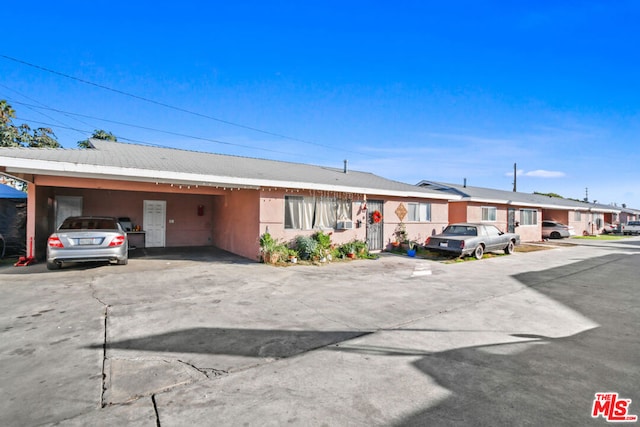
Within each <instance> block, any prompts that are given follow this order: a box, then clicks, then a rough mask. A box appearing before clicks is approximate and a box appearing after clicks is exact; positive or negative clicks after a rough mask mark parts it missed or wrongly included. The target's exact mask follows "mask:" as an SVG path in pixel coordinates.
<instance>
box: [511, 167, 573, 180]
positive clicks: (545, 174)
mask: <svg viewBox="0 0 640 427" xmlns="http://www.w3.org/2000/svg"><path fill="white" fill-rule="evenodd" d="M516 173H517V174H518V176H528V177H532V178H564V177H565V176H567V174H566V173H564V172H560V171H547V170H544V169H536V170H534V171H528V172H526V171H525V170H524V169H518V170H517V171H516ZM504 175H505V176H513V172H507V173H505V174H504Z"/></svg>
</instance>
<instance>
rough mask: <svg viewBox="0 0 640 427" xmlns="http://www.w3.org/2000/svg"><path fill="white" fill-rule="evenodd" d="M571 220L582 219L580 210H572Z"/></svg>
mask: <svg viewBox="0 0 640 427" xmlns="http://www.w3.org/2000/svg"><path fill="white" fill-rule="evenodd" d="M573 220H574V221H582V212H580V211H574V212H573Z"/></svg>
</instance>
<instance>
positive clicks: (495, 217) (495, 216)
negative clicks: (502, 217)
mask: <svg viewBox="0 0 640 427" xmlns="http://www.w3.org/2000/svg"><path fill="white" fill-rule="evenodd" d="M485 212H486V213H487V215H486V218H485ZM491 212H493V219H492V218H491V215H490V213H491ZM481 214H482V222H496V221H497V220H498V208H497V207H495V206H482V210H481Z"/></svg>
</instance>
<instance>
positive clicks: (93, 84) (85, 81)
mask: <svg viewBox="0 0 640 427" xmlns="http://www.w3.org/2000/svg"><path fill="white" fill-rule="evenodd" d="M0 57H1V58H4V59H7V60H9V61H14V62H17V63H19V64H23V65H26V66H28V67H32V68H36V69H38V70H41V71H46V72H48V73H51V74H55V75H58V76H61V77H64V78H67V79H71V80H75V81H77V82H80V83H84V84H87V85H91V86H95V87H98V88H100V89H104V90H108V91H111V92H114V93H117V94H120V95H124V96H128V97H130V98H134V99H137V100H140V101H144V102H148V103H151V104H155V105H159V106H161V107H165V108H169V109H172V110H175V111H180V112H183V113H187V114H191V115H194V116H198V117H202V118H205V119H209V120H214V121H216V122H220V123H224V124H227V125H230V126H235V127H239V128H242V129H248V130H251V131H254V132H260V133H263V134H266V135H271V136H276V137H278V138H284V139H288V140H291V141H297V142H301V143H304V144H310V145H315V146H318V147H323V148H329V149H335V148H336V147H331V146H329V145H324V144H319V143H317V142H311V141H307V140H304V139H299V138H295V137H291V136H287V135H283V134H279V133H275V132H270V131H266V130H263V129H258V128H255V127H252V126H247V125H243V124H240V123H235V122H231V121H228V120H223V119H220V118H217V117H213V116H209V115H206V114H202V113H198V112H196V111H192V110H187V109H186V108H182V107H176V106H173V105H170V104H166V103H164V102H160V101H155V100H153V99H149V98H145V97H142V96H139V95H135V94H132V93H129V92H125V91H122V90H119V89H114V88H111V87H109V86H105V85H101V84H99V83H94V82H91V81H89V80H85V79H81V78H79V77H75V76H71V75H69V74H65V73H61V72H59V71H55V70H52V69H50V68H46V67H43V66H41V65H36V64H32V63H30V62H27V61H23V60H20V59H17V58H13V57H11V56H7V55H4V54H0ZM342 150H343V151H346V152H349V153H354V154H359V155H361V156H369V157H373V156H371V155H369V154H365V153H359V152H357V151H351V150H345V149H343V148H342ZM286 154H289V153H286Z"/></svg>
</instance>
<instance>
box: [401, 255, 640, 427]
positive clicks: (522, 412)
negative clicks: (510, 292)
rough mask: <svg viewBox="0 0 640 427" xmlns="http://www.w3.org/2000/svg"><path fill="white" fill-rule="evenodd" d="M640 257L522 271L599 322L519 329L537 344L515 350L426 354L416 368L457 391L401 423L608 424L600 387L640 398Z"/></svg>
mask: <svg viewBox="0 0 640 427" xmlns="http://www.w3.org/2000/svg"><path fill="white" fill-rule="evenodd" d="M638 261H639V259H638V256H630V255H619V254H617V255H609V256H604V257H600V258H594V259H589V260H586V261H583V262H578V263H575V264H571V265H568V266H563V267H559V268H553V269H549V270H545V271H540V272H527V273H523V274H519V275H516V276H515V278H516V279H518V280H519V281H520V282H522V283H523V284H525V285H526V286H528V287H530V288H533V289H535V290H536V291H538V292H541V293H543V294H545V295H546V296H548V297H549V298H552V299H554V300H555V301H558V302H560V303H562V304H564V305H565V306H567V307H570V308H572V309H574V310H576V311H577V312H579V313H581V314H582V315H584V316H587V317H589V318H590V319H592V320H594V321H596V322H597V323H598V324H600V325H601V326H600V327H598V328H595V329H591V330H588V331H584V332H581V333H579V334H576V335H573V336H567V337H562V338H548V337H544V336H539V335H534V334H526V333H523V334H514V335H513V336H517V337H520V338H525V339H529V340H532V341H529V342H533V343H535V344H534V345H529V346H528V347H527V348H526V349H525V350H524V351H521V352H515V353H514V354H494V353H490V352H486V351H483V349H485V348H486V347H487V346H479V347H468V348H462V349H455V350H451V351H446V352H441V353H435V354H432V355H428V356H425V357H423V358H421V359H420V360H418V361H417V362H415V363H414V366H415V367H416V368H417V369H418V370H420V371H421V372H423V373H425V374H426V375H428V376H430V377H431V378H433V379H434V380H435V381H436V382H437V383H438V384H440V385H441V386H442V387H445V388H446V389H448V390H450V391H451V392H452V393H453V397H450V398H448V399H447V400H445V401H444V402H442V403H440V404H439V405H437V406H435V407H433V408H429V409H427V410H425V411H423V412H420V413H416V414H414V415H413V416H411V417H409V418H407V419H405V420H403V421H402V422H400V423H398V424H397V425H401V426H423V425H487V426H489V425H581V426H584V425H603V424H604V423H605V420H603V419H601V418H598V419H594V418H592V417H591V409H592V404H593V400H594V395H595V393H597V392H607V391H610V390H613V391H615V392H619V393H620V395H621V396H622V397H625V398H631V399H633V400H634V402H635V401H637V399H639V398H640V387H639V386H638V384H639V381H640V373H639V371H638V369H637V366H638V363H637V362H638V361H637V355H638V354H640V340H638V335H637V325H638V324H639V323H640V311H638V310H637V307H639V306H640V292H639V289H638V285H637V282H636V278H637V276H636V278H634V277H632V275H634V274H637V270H635V268H636V267H635V266H636V265H637V263H638ZM622 272H624V273H622ZM634 307H635V308H634ZM504 345H505V346H508V345H509V344H504ZM631 412H632V413H634V414H637V413H639V412H640V407H639V406H638V405H636V406H635V407H634V408H632V411H631Z"/></svg>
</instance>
